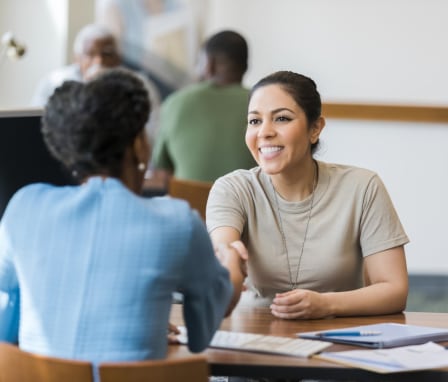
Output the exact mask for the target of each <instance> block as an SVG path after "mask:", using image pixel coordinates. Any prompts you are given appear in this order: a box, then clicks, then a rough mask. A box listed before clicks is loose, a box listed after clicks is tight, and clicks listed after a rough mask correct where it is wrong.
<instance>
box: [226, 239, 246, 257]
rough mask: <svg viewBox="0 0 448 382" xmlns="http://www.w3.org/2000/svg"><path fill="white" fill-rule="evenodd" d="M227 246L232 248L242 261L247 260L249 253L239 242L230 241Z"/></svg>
mask: <svg viewBox="0 0 448 382" xmlns="http://www.w3.org/2000/svg"><path fill="white" fill-rule="evenodd" d="M229 246H230V247H232V248H234V249H235V250H236V251H237V252H238V254H239V255H240V257H241V258H242V259H243V260H249V253H248V252H247V249H246V246H245V245H244V244H243V242H242V241H241V240H236V241H232V242H231V243H230V244H229Z"/></svg>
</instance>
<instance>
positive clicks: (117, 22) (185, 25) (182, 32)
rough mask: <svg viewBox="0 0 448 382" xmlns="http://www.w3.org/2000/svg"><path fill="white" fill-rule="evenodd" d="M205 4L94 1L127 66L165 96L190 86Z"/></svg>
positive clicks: (194, 1) (203, 1)
mask: <svg viewBox="0 0 448 382" xmlns="http://www.w3.org/2000/svg"><path fill="white" fill-rule="evenodd" d="M207 4H208V1H207V0H97V2H96V9H95V19H96V21H97V22H98V23H100V24H102V25H105V26H107V28H108V29H109V30H111V31H112V33H114V35H115V37H116V39H117V42H118V45H119V48H120V51H121V52H122V57H123V60H124V62H125V63H126V66H128V67H131V68H134V69H135V68H138V69H140V70H144V71H145V73H146V74H147V75H149V76H150V78H151V79H152V80H153V81H154V82H155V83H156V84H157V86H158V87H159V89H160V92H161V94H162V97H165V96H166V95H168V94H169V93H171V92H172V91H174V90H177V89H178V88H179V87H182V86H185V85H187V84H189V83H191V82H192V79H193V78H192V75H193V71H194V66H195V62H196V57H197V53H198V50H199V48H200V43H201V41H202V40H203V39H202V25H203V20H202V18H203V17H205V15H206V7H207Z"/></svg>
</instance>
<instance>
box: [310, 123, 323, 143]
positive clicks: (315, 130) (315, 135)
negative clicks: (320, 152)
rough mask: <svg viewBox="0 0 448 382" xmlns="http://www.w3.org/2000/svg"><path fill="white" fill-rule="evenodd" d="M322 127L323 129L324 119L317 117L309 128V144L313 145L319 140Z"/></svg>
mask: <svg viewBox="0 0 448 382" xmlns="http://www.w3.org/2000/svg"><path fill="white" fill-rule="evenodd" d="M324 127H325V118H324V117H319V118H318V119H317V120H316V121H315V122H314V123H313V126H312V127H311V132H310V141H311V144H314V143H316V142H317V141H318V140H319V136H320V133H321V132H322V130H323V129H324Z"/></svg>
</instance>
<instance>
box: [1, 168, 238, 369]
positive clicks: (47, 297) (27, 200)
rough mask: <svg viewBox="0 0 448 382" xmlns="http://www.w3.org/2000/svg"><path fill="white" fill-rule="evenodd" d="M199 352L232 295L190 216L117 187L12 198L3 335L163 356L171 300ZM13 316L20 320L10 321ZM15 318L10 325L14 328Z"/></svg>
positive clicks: (46, 349) (105, 353)
mask: <svg viewBox="0 0 448 382" xmlns="http://www.w3.org/2000/svg"><path fill="white" fill-rule="evenodd" d="M174 291H181V292H182V293H183V294H184V318H185V324H186V326H187V329H188V332H189V338H190V344H189V347H190V350H192V351H194V352H198V351H202V350H203V349H204V348H205V347H206V346H207V345H208V344H209V342H210V340H211V338H212V336H213V334H214V332H215V330H216V329H217V328H218V326H219V324H220V322H221V319H222V318H223V316H224V314H225V311H226V309H227V306H228V304H229V302H230V299H231V295H232V285H231V283H230V281H229V275H228V271H227V270H226V269H225V268H223V267H222V266H221V265H220V264H219V262H218V261H217V259H216V257H215V256H214V251H213V248H212V244H211V242H210V239H209V236H208V234H207V231H206V229H205V226H204V225H203V223H202V221H201V219H200V217H199V215H198V214H197V213H196V212H194V211H192V210H191V209H190V208H189V206H188V204H187V203H186V202H184V201H181V200H176V199H172V198H169V197H158V198H152V199H148V198H142V197H139V196H136V195H134V194H133V193H132V192H131V191H129V190H128V189H127V188H126V187H125V186H124V185H123V184H122V183H121V182H120V181H118V180H116V179H111V178H109V179H106V180H103V179H101V178H99V177H94V178H91V179H90V180H89V181H88V182H87V183H86V184H84V185H81V186H67V187H54V186H51V185H46V184H34V185H30V186H27V187H25V188H23V189H21V190H20V191H18V192H17V193H16V194H15V196H14V197H13V198H12V200H11V201H10V203H9V205H8V207H7V209H6V211H5V214H4V216H3V219H2V221H1V224H0V339H3V340H7V341H10V342H14V341H15V340H16V338H17V326H19V329H18V335H19V345H20V347H21V348H22V349H24V350H27V351H31V352H35V353H39V354H45V355H50V356H56V357H64V358H74V359H86V360H90V361H93V362H99V361H104V360H108V361H114V360H117V361H118V360H140V359H155V358H163V357H165V355H166V351H167V329H168V321H169V314H170V308H171V301H172V293H173V292H174ZM19 308H20V313H19ZM19 319H20V323H19V325H17V323H18V320H19Z"/></svg>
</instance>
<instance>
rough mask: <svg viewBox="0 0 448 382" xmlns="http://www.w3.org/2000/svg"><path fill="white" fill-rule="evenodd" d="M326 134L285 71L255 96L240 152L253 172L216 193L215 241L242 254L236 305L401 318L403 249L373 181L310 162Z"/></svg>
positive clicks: (307, 95)
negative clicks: (249, 158)
mask: <svg viewBox="0 0 448 382" xmlns="http://www.w3.org/2000/svg"><path fill="white" fill-rule="evenodd" d="M324 126H325V120H324V118H323V117H322V116H321V100H320V95H319V93H318V91H317V89H316V85H315V83H314V81H313V80H311V79H310V78H308V77H305V76H303V75H300V74H297V73H293V72H286V71H282V72H276V73H273V74H271V75H269V76H267V77H265V78H263V79H262V80H260V81H259V82H258V83H257V84H256V85H255V86H254V87H253V89H252V92H251V95H250V102H249V111H248V125H247V131H246V144H247V146H248V148H249V150H250V151H251V153H252V155H253V156H254V158H255V160H256V161H257V163H258V165H259V167H256V168H253V169H251V170H237V171H234V172H232V173H230V174H228V175H226V176H224V177H222V178H220V179H218V180H217V181H216V183H215V184H214V186H213V188H212V190H211V192H210V196H209V201H208V204H207V226H208V229H209V232H210V234H211V237H212V240H213V242H214V244H215V246H222V245H231V246H233V247H234V248H236V249H237V250H240V251H242V253H244V251H243V249H245V248H247V250H248V253H249V260H248V262H247V268H248V269H247V270H248V277H247V280H246V285H247V289H248V290H247V291H246V292H244V295H243V298H242V303H247V304H251V305H253V306H259V305H264V306H269V307H270V308H271V311H272V314H273V315H274V316H276V317H280V318H286V319H297V318H301V319H306V318H321V317H328V316H348V315H373V314H386V313H393V312H398V311H401V310H403V309H404V308H405V306H406V298H407V293H408V278H407V270H406V261H405V253H404V248H403V246H404V244H406V243H407V242H408V241H409V240H408V238H407V236H406V234H405V232H404V230H403V228H402V226H401V223H400V220H399V218H398V216H397V214H396V212H395V209H394V206H393V204H392V201H391V200H390V197H389V195H388V193H387V191H386V189H385V187H384V185H383V183H382V181H381V179H380V178H379V177H378V175H377V174H375V173H374V172H372V171H369V170H365V169H361V168H356V167H352V166H344V165H337V164H330V163H324V162H320V161H319V162H318V161H316V160H314V158H313V153H314V151H315V150H316V148H317V145H318V143H319V135H320V133H321V131H322V129H323V128H324ZM241 265H242V272H245V269H244V267H245V266H246V264H244V261H243V260H242V262H241Z"/></svg>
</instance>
